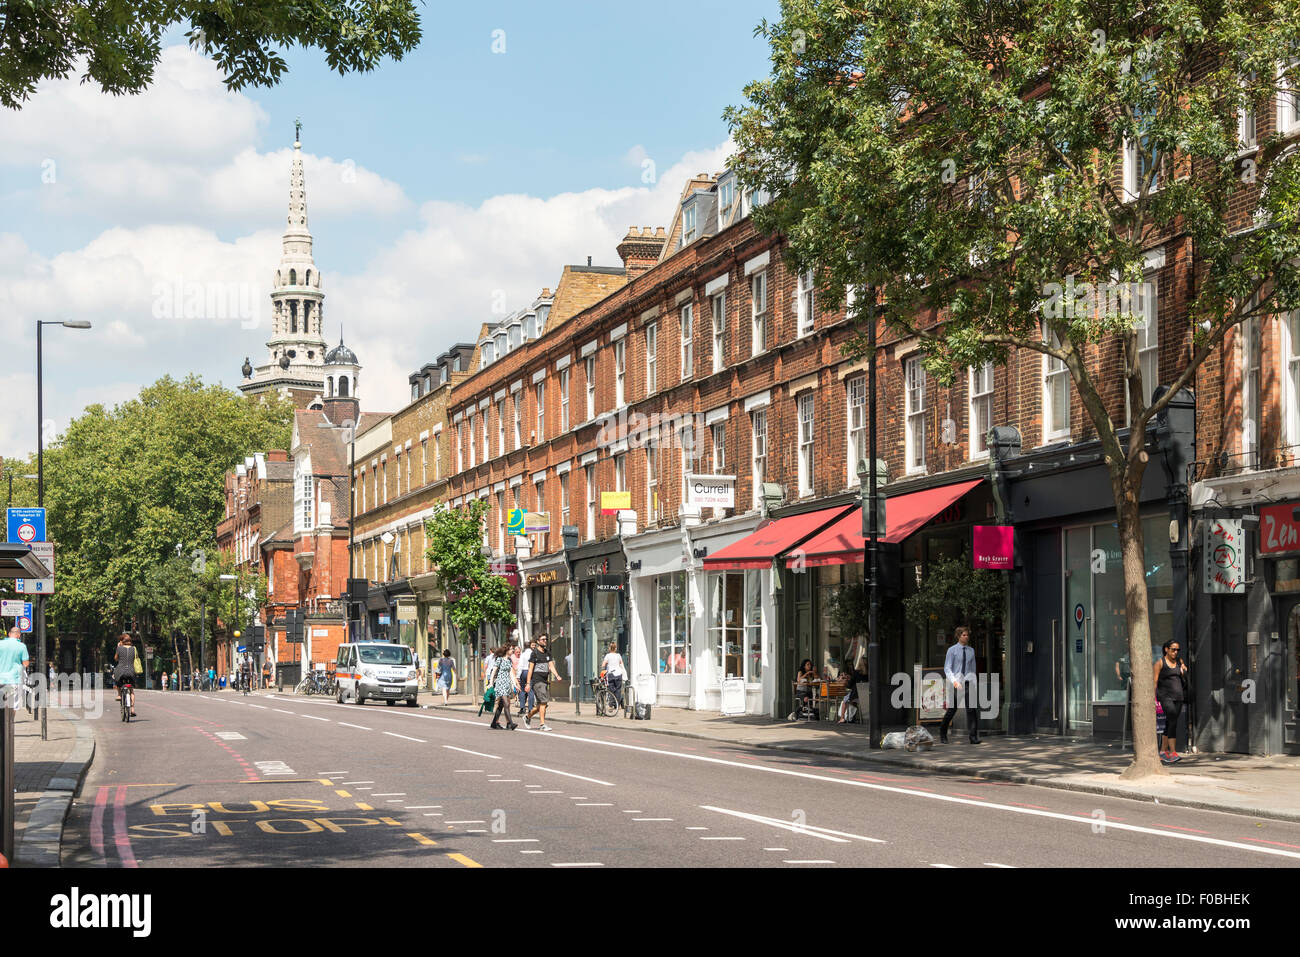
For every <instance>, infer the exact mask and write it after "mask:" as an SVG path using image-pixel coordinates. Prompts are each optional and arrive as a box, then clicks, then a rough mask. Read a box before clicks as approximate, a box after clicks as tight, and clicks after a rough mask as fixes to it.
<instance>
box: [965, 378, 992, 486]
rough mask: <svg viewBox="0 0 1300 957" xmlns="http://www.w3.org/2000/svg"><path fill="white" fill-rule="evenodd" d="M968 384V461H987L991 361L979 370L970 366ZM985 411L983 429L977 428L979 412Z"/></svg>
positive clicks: (990, 401)
mask: <svg viewBox="0 0 1300 957" xmlns="http://www.w3.org/2000/svg"><path fill="white" fill-rule="evenodd" d="M966 381H967V384H968V389H967V393H966V394H967V396H968V397H969V399H968V402H967V419H966V421H967V422H969V423H970V460H971V461H972V462H973V461H976V460H978V459H987V458H988V457H989V445H988V442H987V441H986V436H987V435H988V430H989V429H990V428H992V427H993V385H994V369H993V362H992V360H990V361H988V362H985V363H984V364H983V365H982V366H980V367H979V369H976V368H975V367H974V366H971V367H970V368H969V369H968V370H967V372H966ZM981 408H983V409H985V410H986V411H985V412H984V415H983V418H984V422H985V428H983V429H981V428H980V427H979V422H980V418H981V416H980V410H981Z"/></svg>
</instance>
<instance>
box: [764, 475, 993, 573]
mask: <svg viewBox="0 0 1300 957" xmlns="http://www.w3.org/2000/svg"><path fill="white" fill-rule="evenodd" d="M983 481H984V480H983V479H974V480H973V481H970V482H958V483H956V484H955V485H943V486H940V487H939V488H928V489H926V490H925V491H923V492H909V493H908V494H907V495H895V496H894V497H893V498H888V499H885V534H884V535H882V536H881V541H884V542H893V543H897V542H901V541H902V540H903V539H905V538H907V537H908V536H910V535H912V534H914V533H915V532H917V531H919V530H920V528H921V526H923V525H925V524H926V522H928V521H930V519H932V518H934V517H935V516H936V515H938V514H939V513H940V512H942V511H943V510H944V509H945V508H947V507H948V506H949V505H951V504H952V503H953V502H955V501H957V499H959V498H961V497H962V496H963V495H965V494H966V493H967V492H969V491H970V490H971V489H973V488H974V487H975V486H976V485H979V484H980V483H981V482H983ZM866 550H867V542H866V539H865V538H864V537H863V535H862V509H861V508H859V507H854V509H853V510H852V511H851V512H849V513H848V514H846V515H843V516H841V517H840V519H839V520H838V521H836V522H835V524H833V525H831V526H830V527H829V528H827V529H826V530H825V531H823V532H822V533H821V534H820V535H817V536H816V537H814V538H812V539H810V540H809V541H808V542H806V543H805V544H804V545H803V546H802V547H801V548H800V549H799V554H797V555H792V556H791V557H789V558H788V559H786V566H787V567H791V568H792V567H794V565H795V563H796V562H802V564H804V565H846V564H849V563H851V562H860V561H862V560H863V557H864V554H865V552H866Z"/></svg>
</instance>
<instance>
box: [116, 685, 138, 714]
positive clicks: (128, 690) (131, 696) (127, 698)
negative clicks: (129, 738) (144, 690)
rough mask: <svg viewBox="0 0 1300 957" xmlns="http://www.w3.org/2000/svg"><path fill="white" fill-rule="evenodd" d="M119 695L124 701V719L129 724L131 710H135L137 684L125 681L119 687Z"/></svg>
mask: <svg viewBox="0 0 1300 957" xmlns="http://www.w3.org/2000/svg"><path fill="white" fill-rule="evenodd" d="M119 690H120V692H121V693H120V694H119V695H118V697H119V698H120V699H121V701H122V720H123V721H125V722H126V723H127V724H130V723H131V712H132V711H134V710H135V685H134V684H132V683H131V682H129V681H127V682H124V683H123V685H122V687H121V688H120V689H119Z"/></svg>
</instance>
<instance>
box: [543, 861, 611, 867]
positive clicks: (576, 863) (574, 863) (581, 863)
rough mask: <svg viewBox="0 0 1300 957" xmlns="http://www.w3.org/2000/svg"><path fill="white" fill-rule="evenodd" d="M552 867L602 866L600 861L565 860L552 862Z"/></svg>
mask: <svg viewBox="0 0 1300 957" xmlns="http://www.w3.org/2000/svg"><path fill="white" fill-rule="evenodd" d="M551 866H552V867H604V866H605V865H604V864H602V863H600V861H567V862H565V863H563V864H560V863H554V862H553V863H552V864H551Z"/></svg>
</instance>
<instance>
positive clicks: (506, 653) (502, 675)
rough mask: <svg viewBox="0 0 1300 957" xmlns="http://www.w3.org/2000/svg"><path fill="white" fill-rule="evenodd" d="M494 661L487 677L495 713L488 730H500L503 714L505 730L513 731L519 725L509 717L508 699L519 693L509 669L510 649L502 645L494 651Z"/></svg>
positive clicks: (513, 672) (515, 679)
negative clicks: (491, 690) (492, 694)
mask: <svg viewBox="0 0 1300 957" xmlns="http://www.w3.org/2000/svg"><path fill="white" fill-rule="evenodd" d="M495 656H496V657H495V661H494V663H493V665H492V672H491V674H490V675H489V676H488V682H489V684H490V685H491V686H492V688H493V690H494V691H495V692H496V705H497V707H496V711H495V712H494V713H493V715H492V723H491V724H490V725H488V727H489V728H496V729H497V730H498V731H500V730H501V725H500V723H499V722H500V719H501V715H502V713H503V712H504V713H505V716H506V730H507V731H513V730H515V728H517V727H519V725H517V724H515V721H514V719H513V718H512V717H510V699H511V698H512V697H513V696H514V695H516V694H517V693H518V692H519V680H518V679H517V678H516V677H515V671H514V669H513V668H511V667H510V648H509V647H508V646H506V645H502V646H501V647H500V648H497V649H496V651H495Z"/></svg>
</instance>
